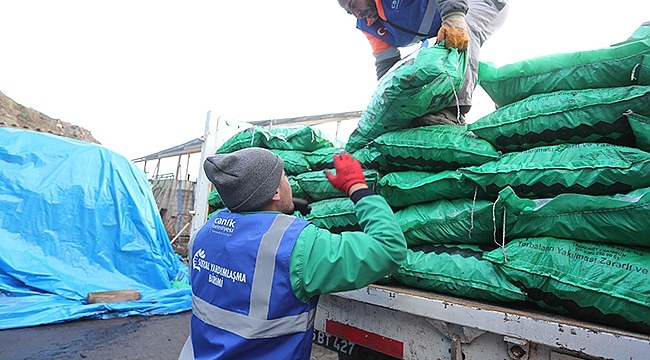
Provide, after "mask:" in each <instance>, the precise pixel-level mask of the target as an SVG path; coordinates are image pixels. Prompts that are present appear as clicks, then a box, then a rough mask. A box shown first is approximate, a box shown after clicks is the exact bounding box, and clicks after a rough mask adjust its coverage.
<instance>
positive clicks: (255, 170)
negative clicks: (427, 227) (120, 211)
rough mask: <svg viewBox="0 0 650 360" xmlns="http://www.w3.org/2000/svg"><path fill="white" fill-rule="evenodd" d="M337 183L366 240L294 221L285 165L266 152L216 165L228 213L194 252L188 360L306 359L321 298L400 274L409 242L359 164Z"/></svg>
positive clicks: (342, 168)
mask: <svg viewBox="0 0 650 360" xmlns="http://www.w3.org/2000/svg"><path fill="white" fill-rule="evenodd" d="M334 168H335V170H336V173H335V174H332V173H330V172H326V173H325V176H327V178H328V179H329V181H330V182H331V184H332V185H333V186H334V187H335V188H337V189H339V190H341V191H343V192H344V193H345V194H347V195H348V196H349V197H350V199H351V200H352V201H353V202H354V204H355V212H356V215H357V218H358V222H359V224H360V225H361V227H362V228H363V232H361V231H359V232H343V233H341V234H334V233H331V232H329V231H327V230H325V229H321V228H318V227H316V226H315V225H314V224H312V223H310V222H309V221H306V220H304V219H301V218H298V217H295V216H292V215H291V214H293V212H294V208H295V206H294V203H293V201H292V200H293V194H292V190H291V186H290V184H289V181H288V179H287V177H286V176H285V173H284V162H283V160H282V159H281V158H280V157H279V156H278V155H276V154H274V153H272V152H271V151H269V150H266V149H262V148H246V149H242V150H238V151H235V152H233V153H230V154H217V155H213V156H210V157H208V158H207V159H206V160H205V162H204V164H203V169H204V171H205V174H206V175H207V177H208V179H209V180H210V181H211V182H212V183H213V184H214V186H215V187H216V189H217V192H218V193H219V195H220V196H221V199H222V201H223V203H224V204H225V206H226V207H227V209H223V210H220V211H219V212H218V213H216V214H215V215H213V216H212V217H211V218H210V219H209V220H208V222H207V223H206V224H205V225H204V226H203V227H202V228H201V229H199V231H198V232H197V234H196V236H195V237H194V239H193V241H192V243H191V244H190V246H189V251H190V254H191V258H190V259H191V284H192V319H191V334H190V338H189V339H188V342H186V344H185V347H184V348H183V351H182V352H181V356H180V357H179V359H186V358H196V359H208V358H210V359H214V358H218V359H273V360H275V359H305V360H308V359H309V358H310V354H311V347H312V335H313V331H314V316H315V313H316V305H317V303H318V298H319V295H320V294H325V293H333V292H338V291H345V290H353V289H358V288H361V287H364V286H366V285H369V284H371V283H373V282H375V281H377V280H380V279H382V278H384V277H385V276H387V275H390V274H391V273H393V272H394V271H395V270H396V269H397V268H398V267H399V265H400V264H401V262H402V261H403V260H404V259H405V258H406V240H405V239H404V235H403V233H402V231H401V229H400V227H399V225H398V223H397V220H396V218H395V215H394V214H393V211H392V210H391V208H390V207H389V205H388V204H387V203H386V201H385V200H384V198H383V197H381V196H380V195H376V194H375V193H374V192H373V191H372V190H371V189H370V188H368V185H367V183H366V180H365V177H364V174H363V170H362V168H361V164H360V163H359V161H357V160H356V159H354V158H353V157H352V156H351V155H350V154H347V153H344V152H343V153H340V154H336V155H334Z"/></svg>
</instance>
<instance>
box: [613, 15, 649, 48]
mask: <svg viewBox="0 0 650 360" xmlns="http://www.w3.org/2000/svg"><path fill="white" fill-rule="evenodd" d="M648 38H650V21H646V22H645V23H643V24H641V26H639V27H638V28H637V29H636V30H634V33H632V35H630V37H629V38H628V39H627V40H625V41H623V42H621V43H619V44H624V43H629V42H634V41H639V40H644V39H648ZM619 44H614V45H619Z"/></svg>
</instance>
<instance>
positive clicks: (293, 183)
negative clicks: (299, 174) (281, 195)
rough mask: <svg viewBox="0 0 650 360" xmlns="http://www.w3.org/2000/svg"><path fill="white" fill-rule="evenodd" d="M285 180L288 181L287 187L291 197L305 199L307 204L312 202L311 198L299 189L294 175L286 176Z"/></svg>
mask: <svg viewBox="0 0 650 360" xmlns="http://www.w3.org/2000/svg"><path fill="white" fill-rule="evenodd" d="M287 180H289V185H290V186H291V192H292V195H293V197H295V198H300V199H305V200H307V201H308V202H312V201H314V200H313V199H312V198H310V197H309V195H307V194H306V193H305V192H304V191H302V188H301V187H300V184H299V183H298V180H296V175H289V176H287Z"/></svg>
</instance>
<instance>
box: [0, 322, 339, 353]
mask: <svg viewBox="0 0 650 360" xmlns="http://www.w3.org/2000/svg"><path fill="white" fill-rule="evenodd" d="M189 322H190V312H189V311H186V312H183V313H179V314H173V315H164V316H128V317H125V318H118V319H108V320H77V321H70V322H65V323H60V324H52V325H41V326H35V327H29V328H21V329H10V330H2V331H0V359H1V360H27V359H29V360H36V359H38V360H41V359H52V360H63V359H66V360H69V359H73V360H74V359H80V360H113V359H115V360H117V359H129V360H154V359H155V360H166V359H169V360H175V359H177V357H178V354H179V353H180V350H181V348H182V347H183V344H184V343H185V340H186V339H187V336H188V334H189ZM337 359H338V356H337V355H336V354H335V353H334V352H332V351H330V350H327V349H325V348H322V347H320V346H314V348H313V350H312V357H311V360H337Z"/></svg>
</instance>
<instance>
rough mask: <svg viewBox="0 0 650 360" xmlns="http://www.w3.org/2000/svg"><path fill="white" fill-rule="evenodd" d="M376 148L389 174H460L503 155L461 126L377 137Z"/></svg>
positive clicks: (409, 131) (400, 132)
mask: <svg viewBox="0 0 650 360" xmlns="http://www.w3.org/2000/svg"><path fill="white" fill-rule="evenodd" d="M372 146H373V147H374V148H375V149H377V150H378V151H379V154H380V155H381V157H382V159H383V160H382V161H383V162H384V163H385V164H386V167H385V169H384V170H387V171H405V170H420V171H431V172H439V171H444V170H456V169H458V168H460V167H463V166H473V165H481V164H484V163H486V162H488V161H493V160H496V159H498V158H499V155H500V154H499V153H498V152H497V151H496V150H495V149H494V147H493V146H492V145H491V144H490V143H489V142H487V141H485V140H483V139H479V138H478V137H476V136H475V135H474V134H472V133H469V132H467V130H466V129H465V127H464V126H457V125H431V126H422V127H418V128H413V129H404V130H397V131H392V132H388V133H385V134H383V135H380V136H379V137H377V138H376V139H375V140H374V141H373V143H372Z"/></svg>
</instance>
